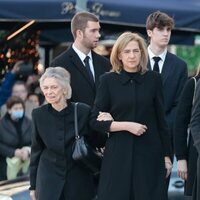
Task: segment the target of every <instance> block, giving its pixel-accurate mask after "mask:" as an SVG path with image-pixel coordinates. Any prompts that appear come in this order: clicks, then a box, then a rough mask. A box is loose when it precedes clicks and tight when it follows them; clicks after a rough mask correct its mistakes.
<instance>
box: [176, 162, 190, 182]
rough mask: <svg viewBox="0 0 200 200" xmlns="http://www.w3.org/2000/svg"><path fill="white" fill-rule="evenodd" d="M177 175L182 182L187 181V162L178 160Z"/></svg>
mask: <svg viewBox="0 0 200 200" xmlns="http://www.w3.org/2000/svg"><path fill="white" fill-rule="evenodd" d="M177 168H178V169H177V171H178V172H177V173H178V176H179V177H180V178H182V179H183V180H187V176H188V170H187V161H186V160H178V163H177Z"/></svg>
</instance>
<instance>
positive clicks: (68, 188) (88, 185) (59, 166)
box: [30, 103, 94, 200]
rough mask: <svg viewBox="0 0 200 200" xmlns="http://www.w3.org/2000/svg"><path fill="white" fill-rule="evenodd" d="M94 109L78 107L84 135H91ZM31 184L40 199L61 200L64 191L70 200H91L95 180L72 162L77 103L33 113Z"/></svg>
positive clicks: (49, 106)
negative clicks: (60, 109) (91, 115)
mask: <svg viewBox="0 0 200 200" xmlns="http://www.w3.org/2000/svg"><path fill="white" fill-rule="evenodd" d="M89 114H90V108H89V106H87V105H86V104H79V106H78V123H79V131H80V132H79V133H80V135H86V134H88V133H89V129H88V117H89ZM32 117H33V118H32V119H33V133H32V152H31V163H30V184H31V188H30V189H34V190H36V196H37V200H50V199H52V200H59V198H60V195H61V194H62V191H63V189H64V190H65V193H66V194H67V197H66V199H67V200H90V199H91V198H92V196H93V191H94V187H93V179H92V176H91V175H90V174H89V172H88V171H86V170H85V169H83V168H81V167H79V166H78V165H77V163H75V162H74V161H73V160H72V145H73V143H74V141H75V135H74V104H72V103H69V104H68V106H67V108H65V109H63V110H62V111H60V112H58V111H56V110H54V109H53V108H52V107H51V105H50V104H48V105H44V106H42V107H40V108H37V109H35V110H34V111H33V114H32Z"/></svg>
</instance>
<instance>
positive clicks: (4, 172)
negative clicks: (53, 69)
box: [0, 96, 31, 180]
mask: <svg viewBox="0 0 200 200" xmlns="http://www.w3.org/2000/svg"><path fill="white" fill-rule="evenodd" d="M24 107H25V106H24V102H23V100H22V99H21V98H19V97H15V96H12V97H10V98H9V99H8V100H7V102H6V108H7V113H6V114H5V115H4V117H3V118H2V119H1V120H0V180H5V179H12V178H16V176H18V175H19V174H20V173H19V172H20V171H21V169H22V166H23V165H22V164H26V166H27V167H25V168H26V170H25V171H22V173H23V172H26V171H27V169H28V166H29V162H30V156H29V155H30V145H31V121H30V120H29V119H28V118H27V117H26V116H25V115H24V112H25V108H24Z"/></svg>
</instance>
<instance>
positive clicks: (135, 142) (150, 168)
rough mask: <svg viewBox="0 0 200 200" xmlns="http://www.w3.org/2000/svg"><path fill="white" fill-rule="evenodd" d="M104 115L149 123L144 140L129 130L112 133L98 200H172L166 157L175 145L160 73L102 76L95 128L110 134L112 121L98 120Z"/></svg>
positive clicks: (94, 109) (96, 105)
mask: <svg viewBox="0 0 200 200" xmlns="http://www.w3.org/2000/svg"><path fill="white" fill-rule="evenodd" d="M99 111H105V112H109V113H111V115H112V116H113V118H114V120H115V121H132V122H138V123H141V124H145V125H147V127H148V129H147V132H146V133H145V134H144V135H142V136H140V137H138V136H135V135H133V134H130V133H128V132H126V131H121V132H118V133H110V137H109V138H108V140H107V143H106V148H105V154H104V159H103V163H102V171H101V175H100V184H99V191H98V200H122V199H123V200H130V199H134V200H144V199H145V200H147V199H148V200H157V199H159V200H166V199H167V194H166V190H165V175H166V170H165V164H164V156H165V155H170V141H169V134H168V130H167V124H166V122H165V117H164V105H163V94H162V80H161V77H160V75H159V74H157V73H155V72H151V71H148V72H146V73H145V74H144V75H141V74H139V73H135V74H132V78H131V76H130V74H128V73H126V72H124V71H122V72H121V73H119V74H117V73H114V72H111V73H108V74H105V75H103V76H102V78H101V81H100V86H99V88H98V91H97V96H96V100H95V105H94V108H93V111H92V116H91V126H92V127H93V129H95V130H101V131H104V132H108V131H109V127H110V124H111V122H110V121H106V122H98V121H96V117H97V115H98V113H99Z"/></svg>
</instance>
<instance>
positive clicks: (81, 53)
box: [72, 44, 92, 63]
mask: <svg viewBox="0 0 200 200" xmlns="http://www.w3.org/2000/svg"><path fill="white" fill-rule="evenodd" d="M72 48H73V49H74V51H75V52H76V53H77V54H78V56H79V58H80V59H81V61H82V62H83V61H84V59H85V57H86V56H89V57H90V59H91V60H92V52H91V51H90V52H89V53H88V55H85V54H84V53H83V52H82V51H80V50H79V49H77V48H76V47H75V45H74V44H72ZM83 63H84V62H83Z"/></svg>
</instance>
